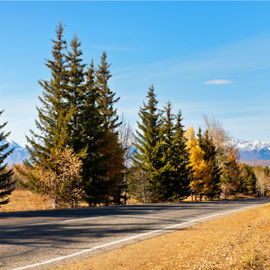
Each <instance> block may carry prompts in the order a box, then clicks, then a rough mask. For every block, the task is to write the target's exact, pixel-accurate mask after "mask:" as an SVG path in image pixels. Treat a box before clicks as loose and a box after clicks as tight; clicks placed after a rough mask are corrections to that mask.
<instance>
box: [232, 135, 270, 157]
mask: <svg viewBox="0 0 270 270" xmlns="http://www.w3.org/2000/svg"><path fill="white" fill-rule="evenodd" d="M232 143H233V144H234V146H235V147H236V148H237V149H238V150H239V153H240V159H241V160H270V142H262V141H244V140H239V139H233V140H232Z"/></svg>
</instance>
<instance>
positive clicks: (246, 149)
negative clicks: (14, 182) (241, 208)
mask: <svg viewBox="0 0 270 270" xmlns="http://www.w3.org/2000/svg"><path fill="white" fill-rule="evenodd" d="M5 142H8V143H9V144H10V146H9V149H11V148H14V151H13V153H11V154H10V155H9V156H8V157H7V159H6V162H7V163H8V165H9V166H12V165H13V164H22V163H23V160H24V159H27V158H29V153H28V151H27V150H26V148H25V147H23V146H21V145H19V144H18V143H17V142H15V141H14V140H11V139H9V140H6V141H5ZM230 143H231V144H233V145H234V146H235V147H236V148H237V149H238V150H239V154H240V161H241V162H245V163H251V164H268V163H267V161H269V165H270V142H263V141H260V140H255V141H248V140H241V139H232V140H231V141H230Z"/></svg>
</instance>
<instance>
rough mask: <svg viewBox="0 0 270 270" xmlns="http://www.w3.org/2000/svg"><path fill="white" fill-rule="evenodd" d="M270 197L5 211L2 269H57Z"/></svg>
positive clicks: (0, 232)
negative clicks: (62, 265) (53, 209)
mask: <svg viewBox="0 0 270 270" xmlns="http://www.w3.org/2000/svg"><path fill="white" fill-rule="evenodd" d="M268 202H270V198H263V199H250V200H237V201H220V202H203V203H172V204H146V205H127V206H112V207H100V208H83V209H74V210H55V211H35V212H18V213H0V269H17V270H18V269H21V270H22V269H51V268H52V267H55V266H57V265H61V264H65V263H70V262H75V261H77V260H80V259H82V258H85V257H89V256H93V255H96V254H99V253H102V252H105V251H108V250H111V249H114V248H119V247H121V246H124V245H127V244H130V243H133V242H135V241H140V240H143V239H146V238H150V237H154V236H157V235H160V234H164V233H168V232H171V231H175V230H177V229H178V230H179V229H183V228H185V227H188V226H192V225H194V224H196V223H201V222H203V221H206V220H208V219H212V218H216V217H219V216H222V215H226V214H230V213H233V212H237V211H240V210H243V209H247V208H251V207H255V206H258V205H262V204H265V203H268Z"/></svg>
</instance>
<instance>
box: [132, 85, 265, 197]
mask: <svg viewBox="0 0 270 270" xmlns="http://www.w3.org/2000/svg"><path fill="white" fill-rule="evenodd" d="M139 116H140V121H139V122H138V130H137V131H136V135H135V144H134V145H135V147H136V148H135V153H134V155H133V157H132V160H133V166H132V167H131V169H130V171H131V173H130V175H129V185H128V188H129V194H131V195H132V196H133V197H135V198H136V199H137V200H139V201H142V202H146V201H179V200H182V199H185V198H187V197H188V196H190V195H191V196H192V198H193V199H195V200H197V199H200V200H201V199H202V198H203V196H204V197H205V198H206V199H214V198H217V199H219V198H220V197H221V196H222V198H228V197H229V196H233V197H236V196H257V195H258V196H265V194H266V190H267V188H266V185H267V184H266V183H267V181H269V169H268V167H266V168H262V167H258V166H257V167H251V166H249V165H246V164H240V162H239V154H238V151H237V149H236V148H235V147H234V146H233V145H231V144H230V139H229V137H228V135H227V134H226V132H225V131H224V129H223V128H222V126H221V124H220V123H218V122H217V121H215V120H209V119H207V118H205V126H206V128H205V130H202V129H199V130H198V133H197V134H196V133H195V131H194V128H193V127H190V128H188V129H187V131H185V130H184V127H183V124H182V116H181V112H178V114H176V115H175V114H173V113H172V105H171V104H170V103H168V104H167V106H165V107H164V108H163V109H160V108H159V107H158V100H157V98H156V95H155V93H154V87H150V88H149V91H148V95H147V102H146V103H144V105H143V107H142V108H141V109H140V112H139Z"/></svg>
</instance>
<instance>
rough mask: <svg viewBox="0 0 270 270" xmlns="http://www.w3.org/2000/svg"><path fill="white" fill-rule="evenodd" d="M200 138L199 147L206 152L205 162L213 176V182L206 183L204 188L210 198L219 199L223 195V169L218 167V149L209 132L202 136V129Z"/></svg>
mask: <svg viewBox="0 0 270 270" xmlns="http://www.w3.org/2000/svg"><path fill="white" fill-rule="evenodd" d="M198 138H199V146H200V147H201V149H202V150H203V151H204V160H205V161H206V162H207V164H208V166H209V169H210V174H211V181H210V182H209V183H206V184H207V185H206V186H205V187H204V190H205V193H206V194H207V196H208V197H210V198H214V197H215V196H218V197H219V196H220V193H221V179H220V176H221V169H220V168H219V166H218V161H217V154H218V153H217V150H216V147H215V145H214V143H213V140H212V138H211V137H210V135H209V133H208V130H206V131H205V132H204V133H203V134H202V132H201V129H200V130H199V134H198Z"/></svg>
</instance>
